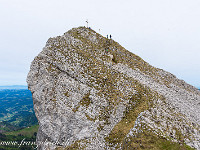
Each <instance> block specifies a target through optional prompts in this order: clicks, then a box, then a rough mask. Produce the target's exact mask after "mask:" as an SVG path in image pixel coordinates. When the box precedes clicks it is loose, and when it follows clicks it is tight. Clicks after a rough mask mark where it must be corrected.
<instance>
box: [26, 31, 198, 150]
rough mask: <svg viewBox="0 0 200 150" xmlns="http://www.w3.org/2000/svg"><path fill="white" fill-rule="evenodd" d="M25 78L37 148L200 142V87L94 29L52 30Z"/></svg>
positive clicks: (177, 145) (148, 146)
mask: <svg viewBox="0 0 200 150" xmlns="http://www.w3.org/2000/svg"><path fill="white" fill-rule="evenodd" d="M107 50H108V52H107ZM27 83H28V86H29V89H30V90H31V92H32V94H33V103H34V109H35V113H36V116H37V118H38V121H39V125H40V127H39V130H38V134H37V142H38V146H39V147H38V149H63V148H65V149H73V148H74V149H75V148H77V149H98V150H101V149H102V150H103V149H140V148H144V149H145V148H146V149H151V148H155V149H163V147H162V146H163V145H164V146H166V145H171V146H174V147H175V148H178V149H179V148H186V149H189V147H188V146H190V147H193V148H196V149H200V132H199V129H200V92H199V90H197V89H196V88H194V87H193V86H191V85H189V84H187V83H185V82H184V81H183V80H179V79H177V78H176V77H175V76H174V75H172V74H170V73H168V72H166V71H164V70H162V69H158V68H155V67H153V66H151V65H149V64H148V63H147V62H145V61H144V60H142V59H141V58H140V57H138V56H136V55H134V54H133V53H131V52H129V51H127V50H126V49H124V48H123V47H122V46H121V45H119V44H118V43H117V42H115V41H114V40H112V39H107V38H105V37H103V36H101V35H100V34H98V33H96V32H95V31H93V30H91V29H88V28H85V27H79V28H74V29H72V30H70V31H68V32H66V33H64V35H62V36H57V37H55V38H50V39H49V40H48V41H47V43H46V46H45V47H44V48H43V50H42V52H41V53H40V54H39V55H38V56H37V57H35V59H34V61H33V62H32V64H31V68H30V72H29V74H28V77H27ZM187 145H188V146H187Z"/></svg>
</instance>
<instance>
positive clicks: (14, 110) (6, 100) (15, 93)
mask: <svg viewBox="0 0 200 150" xmlns="http://www.w3.org/2000/svg"><path fill="white" fill-rule="evenodd" d="M0 88H1V89H0V133H4V132H7V131H13V130H17V129H21V128H25V127H28V126H32V125H36V124H37V119H36V117H35V113H34V109H33V101H32V94H31V92H30V91H29V90H28V89H27V87H26V88H25V86H24V87H22V86H10V87H5V86H4V87H0ZM21 88H23V89H21Z"/></svg>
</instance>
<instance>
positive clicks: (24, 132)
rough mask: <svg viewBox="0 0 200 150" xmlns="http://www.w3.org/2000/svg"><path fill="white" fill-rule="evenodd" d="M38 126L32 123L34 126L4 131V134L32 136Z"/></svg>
mask: <svg viewBox="0 0 200 150" xmlns="http://www.w3.org/2000/svg"><path fill="white" fill-rule="evenodd" d="M38 128H39V125H34V126H31V127H27V128H24V129H21V130H18V131H12V132H6V133H5V135H14V136H17V135H23V136H26V137H32V136H33V135H34V133H37V131H38Z"/></svg>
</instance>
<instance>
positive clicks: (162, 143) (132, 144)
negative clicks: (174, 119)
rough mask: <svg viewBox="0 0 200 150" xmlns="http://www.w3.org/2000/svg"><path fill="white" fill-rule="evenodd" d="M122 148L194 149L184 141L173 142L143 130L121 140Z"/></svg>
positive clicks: (155, 149)
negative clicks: (134, 135)
mask: <svg viewBox="0 0 200 150" xmlns="http://www.w3.org/2000/svg"><path fill="white" fill-rule="evenodd" d="M122 149H124V150H125V149H137V150H141V149H153V150H194V148H191V147H189V146H188V145H186V144H184V143H182V144H181V143H175V142H172V141H169V140H167V139H166V138H163V137H160V136H157V135H155V134H154V133H152V132H150V131H147V130H144V131H143V132H142V133H139V134H137V135H136V137H129V138H126V139H125V140H124V141H123V144H122Z"/></svg>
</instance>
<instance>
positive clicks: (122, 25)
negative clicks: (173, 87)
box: [0, 0, 200, 87]
mask: <svg viewBox="0 0 200 150" xmlns="http://www.w3.org/2000/svg"><path fill="white" fill-rule="evenodd" d="M86 19H88V20H89V26H91V28H93V29H94V30H96V31H97V32H98V31H99V29H101V30H100V32H101V34H102V35H104V36H106V35H107V34H112V36H113V39H114V40H116V41H117V42H119V43H120V44H121V45H122V46H123V47H125V48H126V49H128V50H129V51H131V52H133V53H135V54H137V55H139V56H140V57H142V58H143V59H144V60H145V61H147V62H148V63H150V64H151V65H153V66H155V67H158V68H162V69H164V70H166V71H169V72H171V73H173V74H174V75H176V76H177V77H178V78H180V79H183V80H185V81H186V82H188V83H190V84H192V85H194V86H196V87H200V61H199V57H200V0H0V51H1V55H0V85H13V84H14V85H17V84H20V85H26V76H27V73H28V71H29V67H30V63H31V61H32V60H33V59H34V57H35V56H37V55H38V53H39V52H40V51H41V50H42V48H43V47H44V46H45V43H46V41H47V40H48V38H49V37H54V36H58V35H62V34H63V33H64V32H66V31H68V30H70V29H71V28H73V27H78V26H84V25H85V26H86V22H85V21H86Z"/></svg>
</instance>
